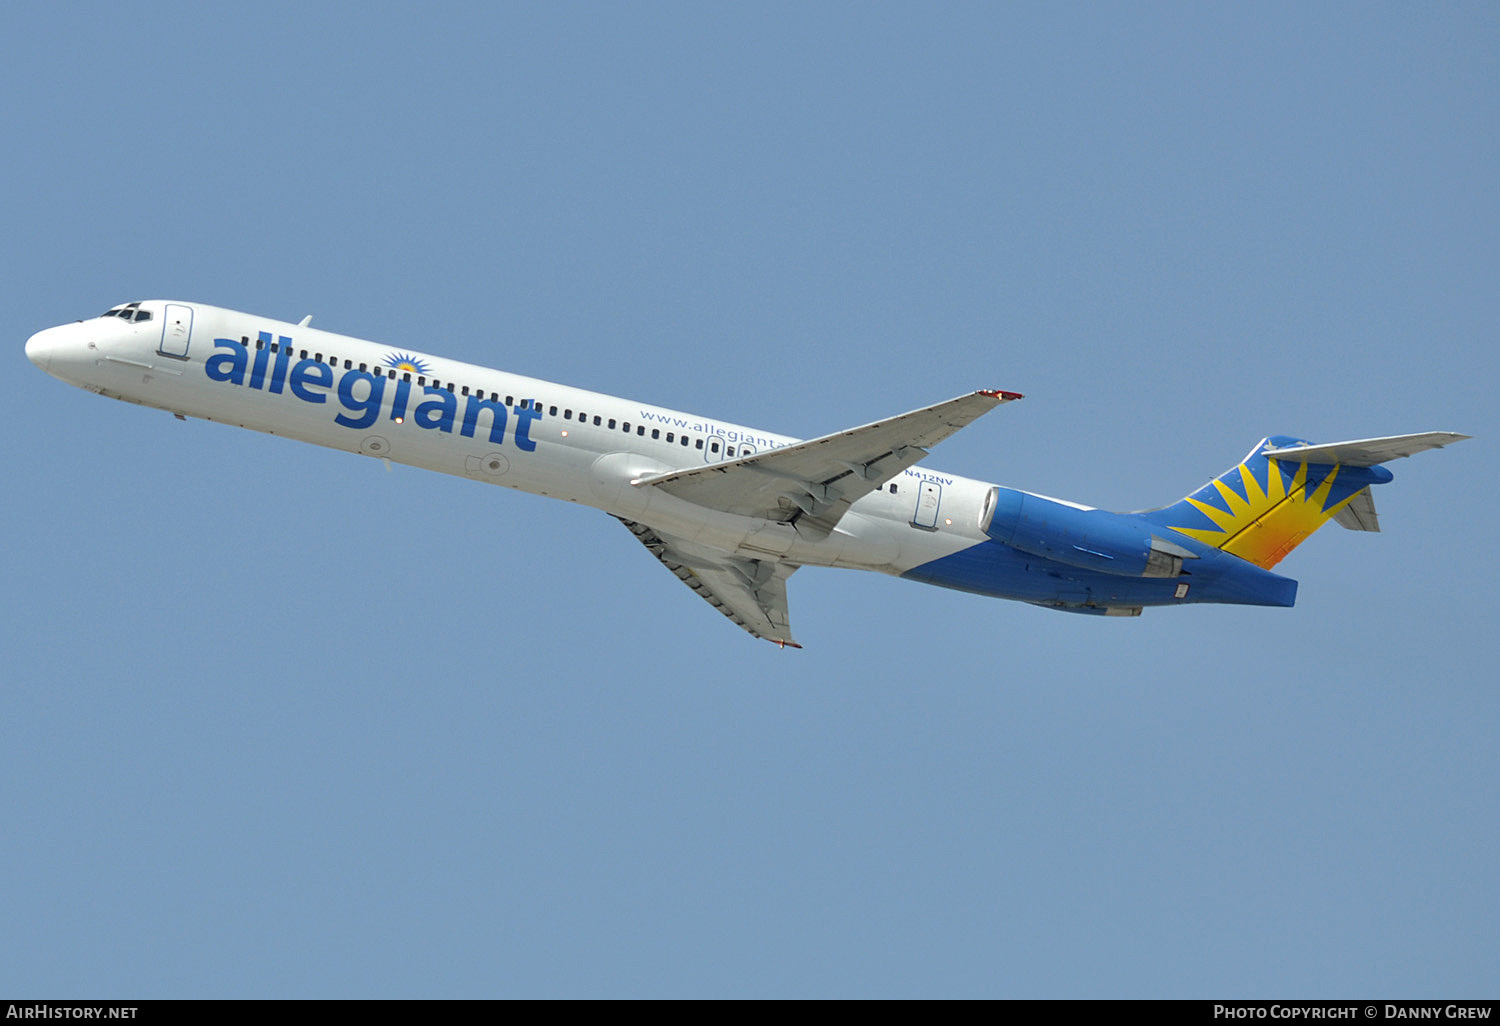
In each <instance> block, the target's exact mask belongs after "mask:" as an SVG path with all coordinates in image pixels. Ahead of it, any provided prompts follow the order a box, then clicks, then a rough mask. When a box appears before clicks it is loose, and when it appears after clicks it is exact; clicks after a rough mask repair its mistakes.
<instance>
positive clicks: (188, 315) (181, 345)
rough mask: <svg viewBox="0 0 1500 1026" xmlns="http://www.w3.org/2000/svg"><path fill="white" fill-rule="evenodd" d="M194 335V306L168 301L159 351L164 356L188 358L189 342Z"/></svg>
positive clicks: (162, 324)
mask: <svg viewBox="0 0 1500 1026" xmlns="http://www.w3.org/2000/svg"><path fill="white" fill-rule="evenodd" d="M192 337H193V308H192V307H190V306H181V305H179V304H177V303H168V304H167V311H166V315H165V316H164V317H162V319H161V345H160V346H158V347H157V350H156V351H157V352H158V353H160V354H161V355H163V356H175V357H177V358H178V359H181V360H186V359H187V354H188V342H189V341H190V340H191V339H192Z"/></svg>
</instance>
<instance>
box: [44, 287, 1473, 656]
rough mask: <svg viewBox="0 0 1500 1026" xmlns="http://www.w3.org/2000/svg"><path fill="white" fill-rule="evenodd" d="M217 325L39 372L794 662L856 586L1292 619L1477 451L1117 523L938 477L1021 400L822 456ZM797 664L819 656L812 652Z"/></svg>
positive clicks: (906, 427)
mask: <svg viewBox="0 0 1500 1026" xmlns="http://www.w3.org/2000/svg"><path fill="white" fill-rule="evenodd" d="M310 322H311V318H310V317H308V318H304V319H303V320H302V321H301V323H299V324H291V323H287V322H282V321H275V320H271V319H268V318H265V317H256V316H254V315H252V314H245V313H236V312H234V311H232V310H223V309H219V308H218V307H213V306H205V305H203V304H201V303H183V302H176V301H170V300H166V301H149V302H137V303H127V304H125V305H123V306H116V307H112V308H110V309H109V310H108V311H106V312H105V313H104V314H103V315H102V316H100V317H97V318H94V319H93V320H88V321H77V322H75V323H72V324H65V325H62V326H60V327H56V328H49V329H47V330H46V331H41V332H38V333H37V334H35V335H33V336H32V337H31V338H30V339H28V340H27V342H26V355H27V356H28V357H29V358H30V359H31V361H32V362H33V363H35V364H36V365H37V366H39V367H41V368H42V369H43V370H44V371H46V372H47V373H49V374H51V375H52V376H54V377H56V378H60V379H62V380H63V381H66V382H68V383H69V384H73V385H77V386H78V387H79V388H84V389H87V390H88V391H90V392H97V393H98V394H100V395H103V396H109V397H110V398H112V399H124V400H126V401H127V402H132V403H139V404H141V405H142V406H150V407H155V408H156V409H160V410H166V411H169V412H171V413H173V414H175V415H176V416H177V417H179V418H187V417H197V418H201V419H203V420H215V421H222V422H223V423H226V424H236V425H238V426H240V427H245V428H251V429H252V430H255V431H264V432H267V433H269V434H276V435H285V436H287V437H289V438H296V439H300V440H302V441H304V442H313V443H315V444H317V445H324V446H328V447H329V448H331V449H342V450H344V451H346V452H353V453H361V454H363V455H365V456H371V457H375V458H378V459H381V460H385V461H388V462H396V463H405V464H410V465H412V466H416V467H425V468H426V469H428V470H436V471H440V472H442V473H445V474H453V475H454V476H456V477H467V478H471V479H473V480H475V481H483V482H486V483H488V484H497V485H505V486H507V487H510V488H519V489H521V490H523V491H527V492H534V493H536V494H538V495H548V496H552V497H553V498H557V499H566V500H568V501H569V502H578V503H583V504H585V505H588V506H593V507H596V508H598V509H601V510H603V511H604V512H606V513H608V514H610V515H611V516H613V517H614V518H615V519H617V520H619V521H620V522H621V523H622V524H624V525H625V527H626V528H627V529H628V530H629V531H630V533H631V534H633V535H635V536H636V538H637V539H639V540H640V542H641V544H643V545H645V546H646V548H647V550H649V551H650V553H651V554H652V555H653V556H655V557H656V558H657V559H658V560H660V561H661V562H662V564H663V565H665V566H666V568H667V569H668V570H670V571H671V572H672V573H673V574H675V575H676V576H677V578H678V579H679V580H680V581H682V582H683V583H684V584H686V585H687V586H688V587H689V588H691V589H693V590H694V591H695V592H697V593H698V595H699V596H700V597H702V598H704V599H706V600H707V601H708V603H709V604H710V605H712V606H713V607H714V608H715V609H717V610H718V611H719V612H721V613H723V614H724V615H725V616H727V617H728V618H729V619H730V620H732V621H734V622H735V623H736V624H738V625H739V626H740V627H742V628H743V629H744V630H746V631H747V632H749V633H750V634H752V635H754V636H755V637H757V638H764V639H766V640H767V641H773V642H775V643H777V644H779V645H796V644H797V643H796V642H795V641H794V640H793V639H792V631H791V621H790V617H789V615H788V612H787V594H786V582H787V578H788V577H790V576H791V575H792V574H793V572H795V571H796V570H798V569H799V568H801V567H804V566H837V567H851V568H854V569H858V570H875V571H878V572H880V573H884V574H892V575H895V576H899V577H907V578H910V579H912V580H915V581H924V582H926V583H928V584H939V585H942V586H943V587H946V588H957V589H959V590H961V591H971V592H975V593H977V594H980V595H993V596H996V597H999V598H1008V599H1018V600H1020V601H1022V602H1031V603H1033V604H1035V605H1039V606H1046V607H1048V608H1051V609H1060V610H1066V611H1069V612H1075V613H1093V614H1097V615H1102V616H1137V615H1139V614H1140V612H1141V610H1142V609H1144V608H1145V607H1146V606H1173V605H1182V604H1185V603H1189V602H1224V603H1234V604H1244V605H1258V606H1290V605H1292V604H1293V602H1294V601H1295V600H1296V595H1297V582H1296V581H1294V580H1291V579H1290V578H1287V577H1282V576H1280V575H1278V574H1274V573H1272V572H1271V568H1272V567H1274V566H1275V565H1276V564H1277V563H1278V562H1280V560H1281V558H1282V557H1283V556H1285V555H1286V554H1287V553H1288V552H1290V551H1291V550H1292V549H1293V548H1295V547H1296V546H1297V545H1298V544H1299V543H1301V542H1302V540H1303V539H1304V538H1306V537H1307V536H1308V535H1310V534H1312V533H1313V532H1314V531H1316V530H1317V529H1318V528H1319V527H1321V526H1322V525H1323V524H1325V523H1327V522H1328V521H1329V520H1333V521H1335V522H1337V523H1338V524H1340V525H1341V526H1343V527H1347V528H1351V529H1353V530H1356V531H1374V530H1378V526H1377V522H1376V517H1375V503H1374V500H1373V499H1372V498H1371V495H1370V487H1371V486H1372V485H1377V484H1384V483H1385V482H1387V481H1389V480H1391V472H1390V471H1389V470H1387V469H1385V467H1384V466H1382V464H1384V463H1386V462H1387V461H1389V460H1393V459H1396V458H1398V457H1401V456H1410V455H1412V454H1413V453H1417V452H1422V451H1423V450H1426V449H1433V448H1437V447H1439V446H1443V445H1448V444H1450V443H1452V442H1456V441H1459V440H1461V439H1463V438H1466V437H1468V436H1467V435H1460V434H1454V433H1452V432H1444V431H1430V432H1426V433H1424V434H1415V435H1398V436H1394V437H1388V438H1365V439H1360V440H1357V441H1350V442H1332V443H1323V444H1314V443H1312V442H1308V441H1304V440H1303V439H1300V438H1290V437H1285V436H1281V435H1273V436H1271V437H1269V438H1265V439H1263V440H1261V441H1260V442H1259V443H1257V444H1256V446H1255V447H1254V448H1253V449H1251V450H1250V452H1249V454H1248V455H1246V456H1245V458H1244V459H1243V460H1241V461H1240V462H1239V463H1237V464H1235V465H1234V466H1233V467H1230V468H1229V470H1227V471H1226V472H1225V473H1223V474H1221V475H1220V476H1219V477H1217V478H1215V479H1214V480H1212V481H1209V482H1208V483H1207V484H1205V485H1204V486H1203V487H1202V488H1199V489H1198V490H1197V491H1196V492H1194V493H1193V494H1192V495H1189V496H1188V497H1187V498H1185V499H1182V500H1181V501H1180V502H1176V503H1173V504H1172V505H1170V506H1165V507H1163V508H1161V509H1155V510H1149V511H1146V512H1140V513H1111V512H1107V511H1105V510H1100V509H1093V508H1091V507H1088V506H1081V505H1078V504H1077V503H1072V502H1064V501H1062V500H1059V499H1049V498H1047V497H1045V496H1041V495H1036V494H1034V493H1032V492H1025V491H1019V490H1017V489H1014V488H1007V487H1004V486H1002V485H995V484H989V483H987V482H984V481H974V480H970V479H969V478H964V477H959V476H958V475H956V474H949V473H945V472H943V471H939V470H932V469H929V468H927V467H926V466H925V465H923V463H922V460H924V459H925V458H926V457H927V452H928V450H929V449H931V448H932V447H933V446H934V445H936V444H937V443H938V442H941V441H942V440H943V439H944V438H947V437H948V436H949V435H951V434H953V433H954V432H955V431H957V430H958V429H959V428H961V427H964V426H965V425H966V424H968V423H969V422H970V421H972V420H974V419H976V418H977V417H979V416H980V414H983V413H985V412H987V411H988V410H991V409H993V408H994V407H996V406H999V405H1001V404H1003V403H1009V402H1013V401H1014V400H1017V399H1020V398H1021V396H1020V395H1019V394H1018V393H1015V392H1005V391H1000V390H998V389H981V390H979V391H976V392H970V393H969V394H967V395H961V396H959V397H958V398H956V399H950V400H948V401H947V402H941V403H937V404H935V405H932V406H927V407H923V408H922V409H919V410H913V411H911V412H910V413H903V414H901V415H900V416H896V417H890V418H887V419H885V420H878V421H875V422H874V423H871V424H865V425H863V426H861V427H856V428H850V429H849V430H847V431H838V432H835V433H834V434H831V435H823V436H822V437H820V438H813V439H809V440H807V441H799V440H797V439H795V438H788V437H786V436H785V435H778V434H773V433H771V432H769V431H763V430H760V429H758V428H747V427H742V426H740V425H738V424H729V423H725V422H723V421H718V420H712V419H708V418H705V417H700V416H697V415H695V414H689V413H682V412H679V411H677V410H669V409H665V408H663V407H660V406H651V405H647V404H644V403H638V402H635V401H633V400H629V399H621V398H618V397H616V396H612V395H602V394H600V393H598V392H588V391H585V390H583V389H579V388H570V387H569V386H567V385H554V384H552V383H551V382H547V381H539V380H537V379H535V378H526V377H521V376H519V375H516V374H508V373H506V372H504V371H498V370H490V369H488V368H485V367H476V366H474V365H472V364H467V363H458V362H456V361H454V360H447V359H444V358H442V357H440V356H432V355H429V354H427V353H421V352H416V351H412V350H407V349H393V348H391V347H389V346H386V345H381V344H379V343H375V342H365V341H362V340H360V339H356V338H349V337H347V336H344V335H335V334H332V333H330V332H326V331H321V330H319V329H317V328H313V327H311V325H310ZM799 647H800V646H799Z"/></svg>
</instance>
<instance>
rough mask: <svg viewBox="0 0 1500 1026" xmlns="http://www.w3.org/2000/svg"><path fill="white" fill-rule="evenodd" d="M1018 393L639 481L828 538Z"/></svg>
mask: <svg viewBox="0 0 1500 1026" xmlns="http://www.w3.org/2000/svg"><path fill="white" fill-rule="evenodd" d="M1020 398H1021V395H1020V393H1018V392H1000V391H992V390H981V391H978V392H971V393H969V394H968V395H962V396H959V397H958V398H957V399H950V400H948V401H947V402H943V403H938V404H937V405H935V406H925V407H923V408H922V409H920V410H913V411H912V412H910V413H903V414H901V415H900V416H899V417H892V418H890V419H889V420H878V421H876V422H875V423H873V424H866V425H864V426H863V427H857V428H851V429H850V430H848V431H840V432H838V433H836V434H832V435H824V436H823V437H822V438H814V439H811V440H810V441H806V442H798V443H796V444H795V445H788V446H785V447H783V448H780V449H770V450H768V451H766V452H760V453H755V454H754V455H752V456H745V457H742V458H740V459H737V460H726V461H725V462H723V463H713V464H709V465H708V466H704V467H695V468H693V469H692V470H679V471H675V472H673V473H668V474H659V475H657V476H655V477H648V478H644V479H642V480H641V481H639V482H636V486H637V487H640V488H648V487H649V488H661V489H663V490H664V491H667V492H669V493H671V494H673V495H676V496H678V497H679V498H682V499H686V500H687V501H689V502H693V503H697V504H698V505H700V506H707V507H709V508H710V509H716V510H721V511H723V512H726V513H738V514H741V515H744V516H751V517H763V518H765V519H767V520H775V521H780V522H782V523H790V524H792V526H793V527H795V528H796V529H797V530H798V531H799V532H800V533H802V534H804V535H806V536H807V537H810V538H826V537H827V536H828V535H829V533H830V532H831V531H832V530H833V528H834V525H836V524H837V523H838V522H839V519H840V518H841V517H842V516H843V515H844V513H845V512H846V511H847V510H848V509H849V507H850V506H851V505H853V503H854V502H855V501H857V500H858V499H860V498H862V497H863V496H865V495H868V494H869V493H870V492H873V491H874V490H875V489H877V488H880V487H882V486H883V485H884V484H885V483H886V482H887V481H889V480H890V479H891V478H893V477H895V476H896V475H897V474H899V473H901V471H903V470H905V469H906V468H907V467H910V466H912V465H913V464H915V463H918V462H920V461H921V460H922V459H924V458H925V457H926V456H927V450H928V448H930V447H931V446H934V445H936V444H937V443H938V442H941V441H942V440H943V439H945V438H947V437H948V436H949V435H951V434H953V433H954V432H955V431H957V430H958V429H959V428H961V427H963V426H964V425H966V424H968V423H970V422H971V421H973V420H975V419H976V418H978V417H979V416H980V415H981V414H983V413H986V412H988V411H989V410H992V409H994V408H995V407H996V406H999V405H1000V404H1001V403H1007V402H1011V401H1013V400H1016V399H1020Z"/></svg>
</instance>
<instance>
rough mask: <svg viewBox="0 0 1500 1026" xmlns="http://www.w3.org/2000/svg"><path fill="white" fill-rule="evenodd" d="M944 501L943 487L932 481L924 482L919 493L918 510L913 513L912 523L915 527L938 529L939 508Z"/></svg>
mask: <svg viewBox="0 0 1500 1026" xmlns="http://www.w3.org/2000/svg"><path fill="white" fill-rule="evenodd" d="M942 501H943V486H942V485H940V484H935V483H934V482H932V481H923V482H922V487H921V489H920V490H919V491H918V492H917V508H916V510H915V512H913V513H912V516H911V523H912V526H913V527H927V528H932V529H934V530H935V529H936V528H937V518H938V506H939V505H941V504H942Z"/></svg>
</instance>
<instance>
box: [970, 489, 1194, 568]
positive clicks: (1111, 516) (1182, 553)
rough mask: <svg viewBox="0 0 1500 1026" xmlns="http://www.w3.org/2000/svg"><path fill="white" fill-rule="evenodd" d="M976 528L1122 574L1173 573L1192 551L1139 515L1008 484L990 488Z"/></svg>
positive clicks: (1062, 559) (1061, 559)
mask: <svg viewBox="0 0 1500 1026" xmlns="http://www.w3.org/2000/svg"><path fill="white" fill-rule="evenodd" d="M979 527H980V530H982V531H984V533H985V534H987V535H989V536H990V537H991V538H993V539H995V541H998V542H1003V543H1004V544H1006V545H1009V546H1010V547H1011V548H1013V549H1019V550H1020V551H1022V552H1026V553H1030V554H1031V555H1033V556H1042V557H1043V558H1045V559H1051V560H1054V561H1056V562H1058V563H1065V564H1067V565H1068V566H1076V567H1080V568H1082V569H1084V570H1097V571H1099V572H1100V573H1106V574H1116V575H1118V576H1121V577H1176V576H1177V575H1179V574H1180V573H1182V561H1183V560H1185V559H1196V558H1197V557H1196V556H1195V555H1194V554H1193V553H1191V552H1189V551H1188V550H1187V549H1185V548H1183V547H1182V546H1180V545H1174V544H1173V543H1171V542H1169V541H1166V540H1164V539H1162V538H1159V537H1157V536H1155V535H1154V534H1152V532H1151V525H1150V524H1147V523H1144V522H1142V521H1140V520H1139V519H1137V518H1135V517H1133V516H1129V515H1126V514H1120V513H1110V512H1108V511H1106V510H1102V509H1079V508H1078V507H1077V506H1070V505H1068V504H1067V503H1063V502H1057V501H1056V500H1054V499H1044V498H1042V497H1041V496H1039V495H1029V494H1027V493H1026V492H1018V491H1015V490H1014V489H1011V488H991V489H990V493H989V495H987V496H986V497H985V502H984V513H983V515H982V517H981V519H980V523H979Z"/></svg>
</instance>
